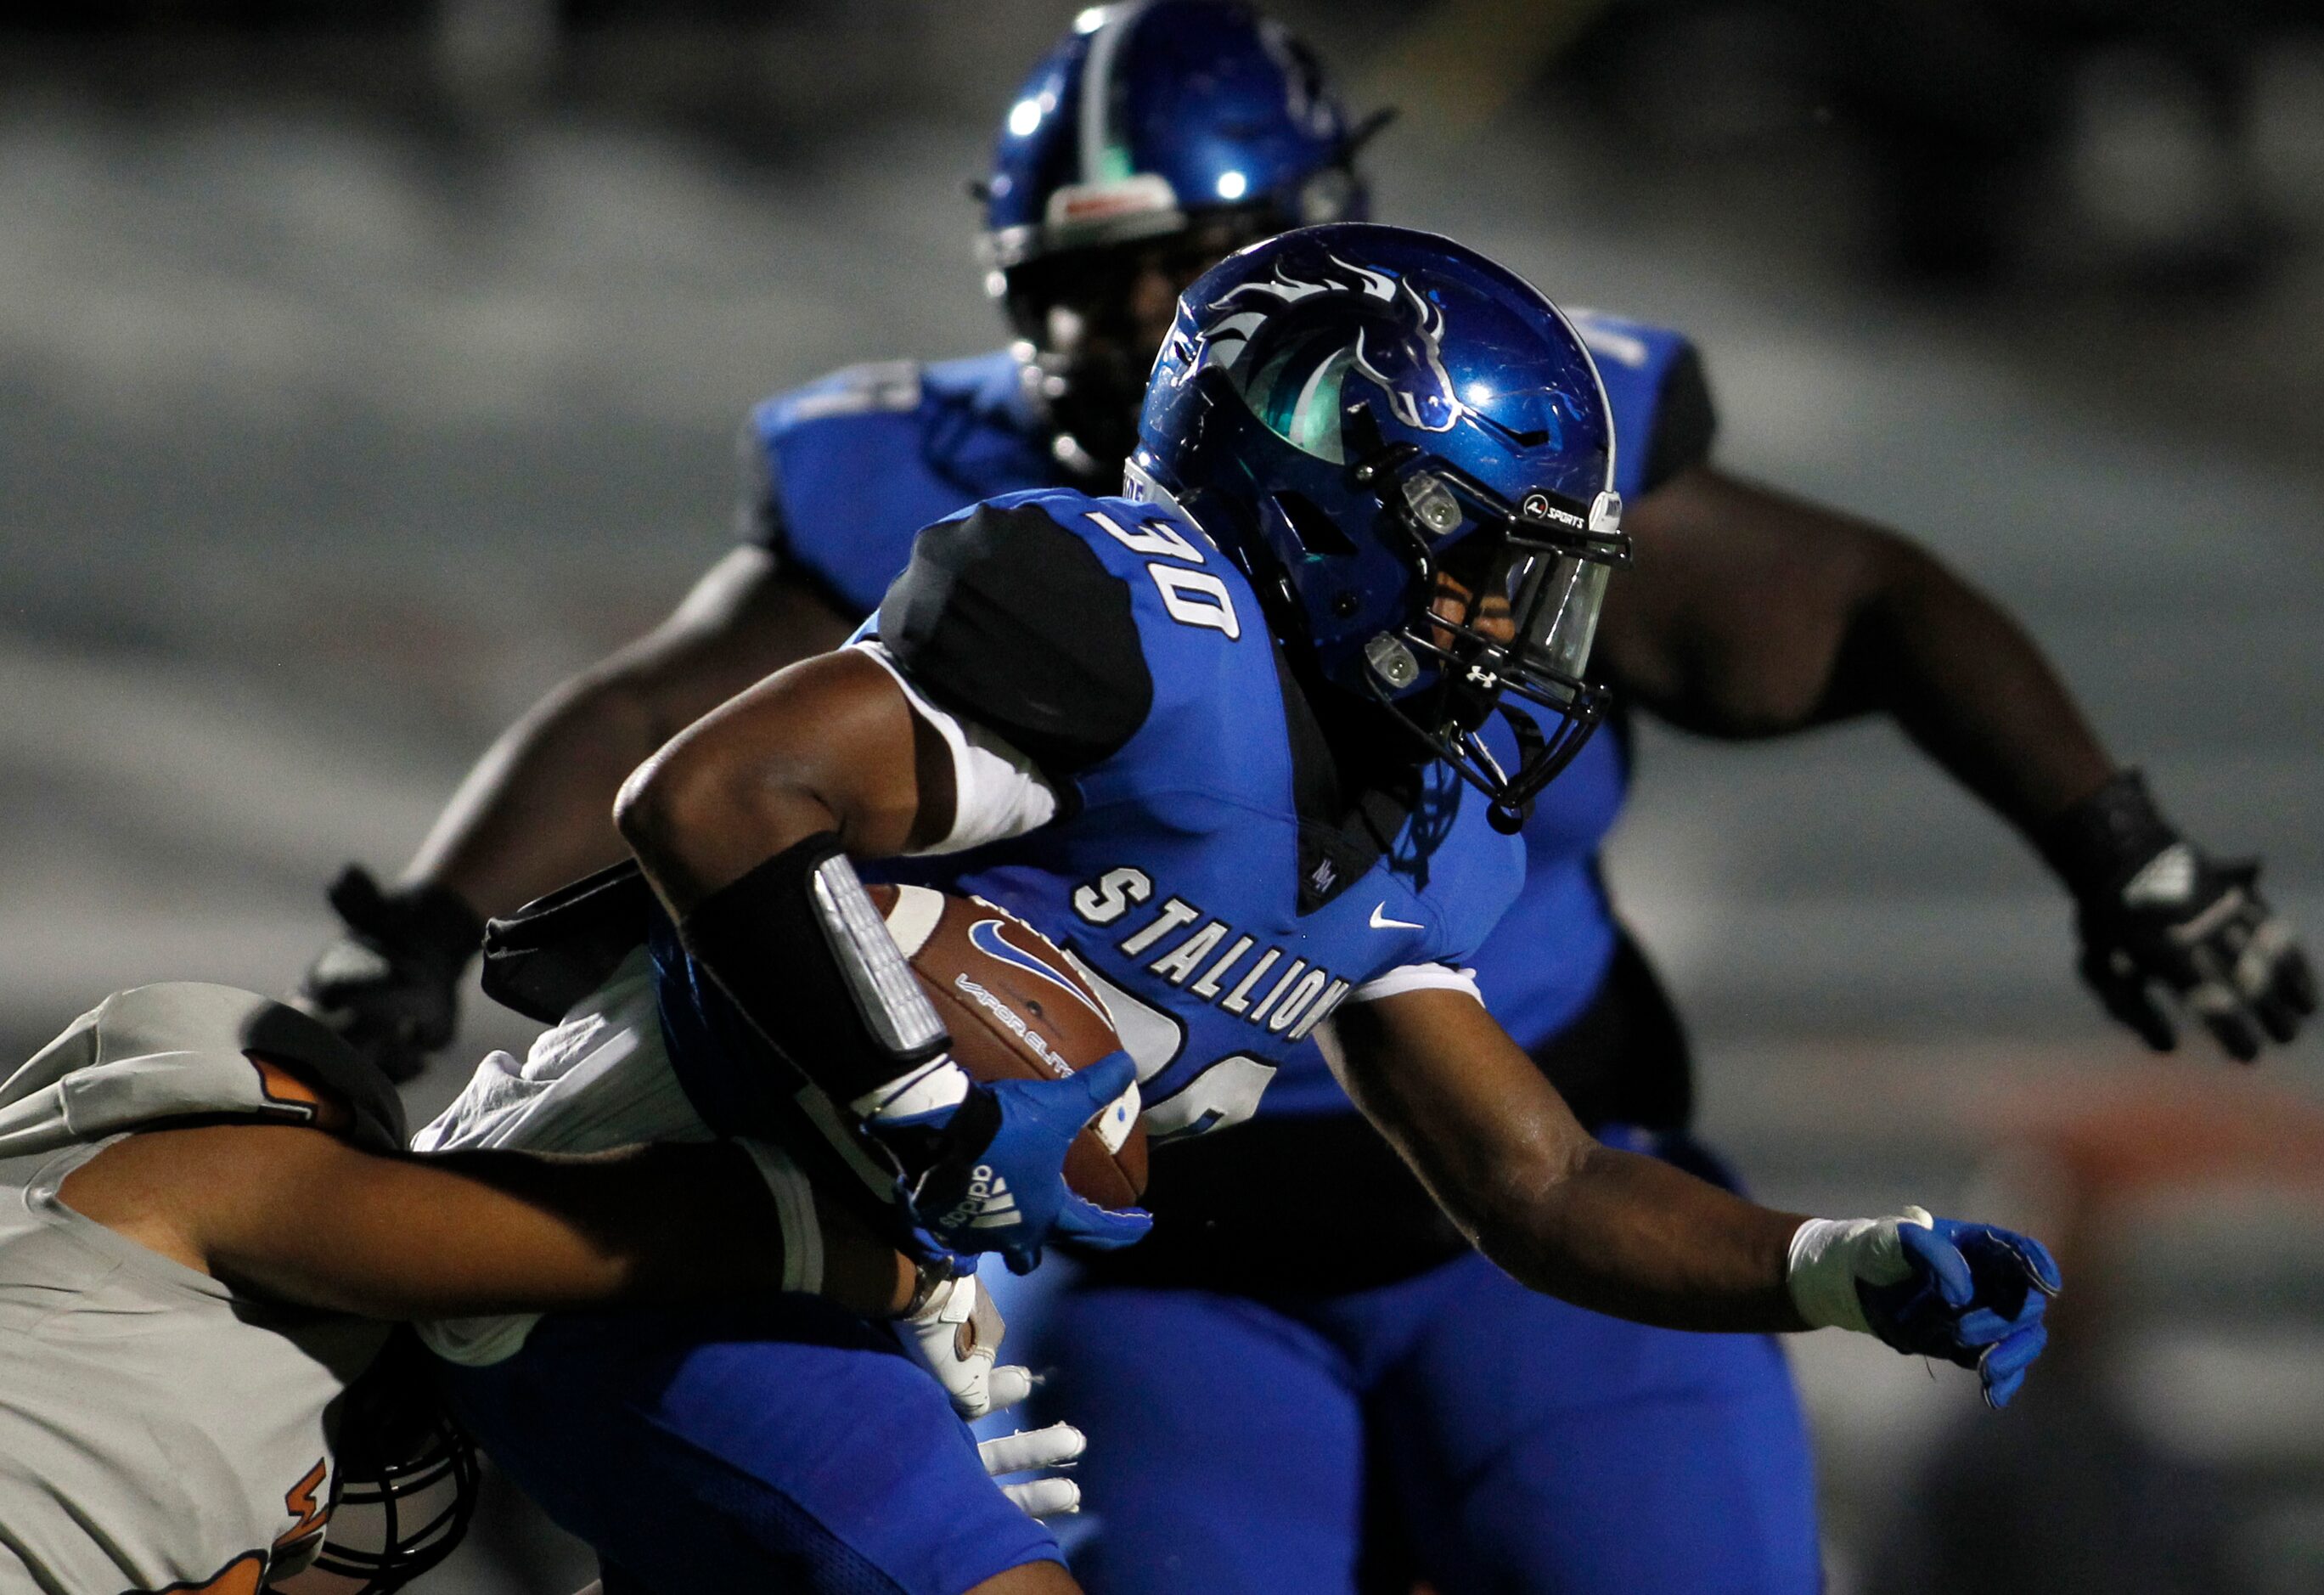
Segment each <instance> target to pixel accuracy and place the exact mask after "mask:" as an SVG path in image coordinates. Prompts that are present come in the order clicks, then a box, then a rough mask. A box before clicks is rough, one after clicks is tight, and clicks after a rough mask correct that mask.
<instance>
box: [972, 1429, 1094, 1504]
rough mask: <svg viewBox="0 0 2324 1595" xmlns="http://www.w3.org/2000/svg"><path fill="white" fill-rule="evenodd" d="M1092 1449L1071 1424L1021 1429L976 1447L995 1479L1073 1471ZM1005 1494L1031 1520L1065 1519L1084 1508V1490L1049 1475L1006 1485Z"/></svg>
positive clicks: (1004, 1486)
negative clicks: (1032, 1473) (1064, 1469)
mask: <svg viewBox="0 0 2324 1595" xmlns="http://www.w3.org/2000/svg"><path fill="white" fill-rule="evenodd" d="M1088 1449H1089V1441H1088V1439H1087V1438H1086V1437H1085V1436H1084V1434H1082V1432H1081V1431H1080V1430H1079V1429H1076V1428H1074V1426H1073V1425H1072V1424H1050V1425H1049V1426H1048V1427H1047V1428H1046V1429H1019V1430H1018V1431H1017V1432H1016V1433H1015V1434H1003V1435H1001V1437H1000V1438H999V1439H997V1440H987V1441H984V1442H983V1443H981V1444H979V1445H978V1446H977V1448H976V1454H977V1455H978V1457H980V1458H981V1459H982V1461H983V1462H984V1471H986V1472H987V1473H989V1474H991V1476H992V1477H993V1478H994V1479H995V1480H1000V1479H1001V1478H1003V1477H1005V1476H1006V1475H1008V1474H1010V1473H1030V1472H1036V1471H1040V1470H1043V1469H1047V1468H1070V1467H1072V1466H1073V1465H1074V1462H1076V1461H1080V1460H1081V1454H1082V1452H1084V1451H1086V1450H1088ZM1001 1494H1002V1495H1005V1496H1007V1497H1008V1498H1010V1500H1012V1501H1014V1502H1016V1503H1017V1506H1018V1507H1019V1510H1021V1511H1022V1512H1023V1513H1024V1514H1025V1516H1026V1517H1034V1518H1039V1517H1064V1516H1065V1514H1066V1513H1069V1512H1078V1511H1080V1510H1081V1509H1082V1487H1081V1486H1080V1485H1078V1484H1075V1483H1074V1481H1073V1480H1070V1479H1060V1478H1058V1477H1056V1475H1055V1474H1047V1475H1045V1476H1044V1477H1042V1478H1039V1479H1023V1480H1018V1481H1017V1482H1016V1483H1014V1484H1003V1485H1001Z"/></svg>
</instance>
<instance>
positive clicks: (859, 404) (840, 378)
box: [766, 360, 922, 436]
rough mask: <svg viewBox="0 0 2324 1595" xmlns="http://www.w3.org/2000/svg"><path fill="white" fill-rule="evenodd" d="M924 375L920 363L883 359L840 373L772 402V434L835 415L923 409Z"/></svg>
mask: <svg viewBox="0 0 2324 1595" xmlns="http://www.w3.org/2000/svg"><path fill="white" fill-rule="evenodd" d="M920 374H921V373H920V364H919V362H918V361H917V360H879V361H873V362H871V363H869V364H862V365H850V366H847V367H845V368H844V369H842V370H839V371H835V372H833V373H831V374H830V375H828V376H821V377H817V378H816V380H815V381H813V382H811V383H807V386H805V387H803V388H794V389H792V390H791V391H790V392H788V393H782V394H778V395H777V396H776V397H775V398H773V399H771V400H770V401H768V402H767V407H766V415H767V424H766V431H767V433H768V434H769V435H770V436H773V435H775V434H777V433H779V432H781V431H783V430H784V429H788V428H790V427H797V426H804V425H806V424H807V422H809V421H819V420H828V419H831V418H833V417H835V416H845V415H882V414H900V413H902V412H903V411H906V410H917V409H918V408H919V404H920V395H921V391H922V390H921V381H920Z"/></svg>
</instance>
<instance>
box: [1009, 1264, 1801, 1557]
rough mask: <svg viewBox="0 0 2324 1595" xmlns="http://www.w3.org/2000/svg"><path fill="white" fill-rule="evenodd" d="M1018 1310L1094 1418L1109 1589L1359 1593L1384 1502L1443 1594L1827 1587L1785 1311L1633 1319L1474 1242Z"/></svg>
mask: <svg viewBox="0 0 2324 1595" xmlns="http://www.w3.org/2000/svg"><path fill="white" fill-rule="evenodd" d="M1045 1272H1046V1270H1045ZM1020 1333H1023V1334H1024V1335H1025V1336H1026V1339H1027V1341H1030V1342H1031V1343H1019V1341H1018V1340H1017V1337H1019V1334H1020ZM1010 1335H1011V1337H1012V1343H1011V1345H1010V1353H1009V1354H1010V1356H1011V1357H1022V1356H1026V1355H1028V1353H1029V1354H1030V1356H1031V1357H1032V1358H1033V1359H1034V1366H1036V1367H1040V1368H1046V1369H1048V1371H1049V1374H1050V1378H1049V1383H1048V1385H1047V1388H1046V1389H1045V1390H1044V1391H1043V1392H1042V1394H1041V1396H1040V1397H1038V1400H1039V1402H1040V1405H1041V1406H1042V1407H1043V1408H1044V1409H1045V1410H1044V1417H1045V1418H1046V1417H1052V1416H1054V1417H1059V1418H1065V1419H1067V1420H1069V1421H1070V1422H1072V1423H1074V1424H1079V1425H1080V1426H1081V1427H1082V1428H1083V1429H1084V1431H1086V1432H1087V1434H1088V1435H1089V1439H1090V1447H1089V1452H1088V1454H1087V1456H1086V1457H1085V1458H1084V1461H1083V1463H1082V1466H1081V1470H1080V1480H1081V1485H1082V1491H1083V1499H1084V1512H1085V1514H1086V1515H1088V1516H1089V1517H1093V1519H1094V1521H1093V1522H1090V1523H1088V1524H1087V1525H1086V1537H1085V1538H1084V1536H1083V1535H1074V1546H1075V1549H1074V1555H1073V1558H1072V1563H1073V1568H1074V1572H1075V1573H1076V1574H1077V1575H1078V1576H1079V1577H1080V1578H1081V1579H1082V1581H1083V1582H1084V1585H1085V1587H1086V1588H1087V1589H1088V1590H1089V1591H1090V1595H1185V1592H1187V1591H1194V1590H1199V1591H1203V1592H1204V1595H1236V1592H1240V1591H1249V1592H1250V1595H1351V1591H1354V1590H1358V1589H1359V1587H1360V1582H1359V1578H1360V1572H1359V1568H1360V1561H1361V1559H1362V1558H1363V1556H1364V1554H1365V1551H1366V1546H1367V1543H1368V1535H1367V1530H1368V1529H1369V1530H1370V1531H1372V1532H1371V1535H1370V1539H1371V1541H1372V1542H1373V1543H1377V1542H1378V1540H1379V1530H1380V1529H1381V1528H1382V1527H1383V1526H1385V1525H1393V1526H1394V1528H1395V1530H1396V1531H1397V1534H1398V1535H1400V1536H1401V1539H1402V1542H1403V1544H1404V1547H1405V1551H1406V1553H1407V1554H1408V1556H1409V1559H1410V1563H1411V1568H1412V1571H1414V1572H1417V1573H1418V1574H1419V1575H1420V1576H1421V1577H1423V1578H1425V1580H1426V1581H1428V1582H1429V1583H1430V1584H1432V1585H1433V1586H1434V1588H1435V1589H1436V1590H1438V1591H1440V1592H1441V1595H1517V1592H1520V1591H1522V1592H1525V1595H1550V1592H1553V1591H1554V1592H1556V1595H1646V1592H1653V1595H1688V1592H1691V1591H1704V1592H1709V1591H1718V1592H1720V1595H1761V1592H1765V1595H1810V1592H1812V1591H1814V1590H1818V1589H1819V1588H1820V1587H1821V1571H1820V1566H1819V1557H1818V1554H1817V1544H1816V1523H1815V1507H1814V1489H1813V1479H1812V1468H1811V1465H1810V1460H1809V1455H1808V1447H1807V1439H1806V1434H1805V1433H1804V1430H1803V1424H1802V1422H1801V1415H1800V1409H1799V1404H1798V1401H1797V1398H1796V1397H1795V1395H1794V1391H1793V1388H1792V1382H1791V1376H1790V1370H1789V1369H1788V1367H1787V1365H1786V1363H1785V1361H1784V1353H1783V1351H1782V1349H1781V1348H1780V1347H1779V1345H1778V1344H1777V1343H1776V1341H1775V1340H1774V1339H1773V1338H1772V1337H1768V1336H1761V1335H1711V1334H1687V1333H1682V1332H1676V1331H1672V1330H1658V1329H1648V1328H1645V1327H1643V1326H1640V1325H1637V1324H1632V1323H1623V1322H1620V1321H1618V1320H1616V1319H1612V1318H1608V1317H1605V1316H1603V1315H1601V1314H1596V1313H1591V1312H1587V1311H1584V1310H1583V1309H1582V1308H1579V1307H1573V1306H1570V1305H1566V1304H1565V1303H1563V1302H1559V1301H1555V1300H1553V1299H1551V1298H1549V1297H1547V1296H1543V1295H1536V1294H1535V1293H1534V1292H1532V1291H1529V1290H1526V1288H1524V1287H1523V1286H1519V1285H1518V1284H1517V1282H1516V1281H1514V1280H1512V1279H1510V1278H1509V1277H1508V1276H1507V1275H1505V1274H1503V1273H1502V1272H1501V1271H1500V1270H1499V1269H1498V1268H1494V1267H1493V1266H1492V1265H1491V1264H1490V1263H1489V1262H1487V1261H1485V1259H1484V1258H1480V1257H1477V1256H1475V1255H1473V1254H1472V1255H1470V1256H1466V1257H1462V1258H1457V1259H1455V1260H1453V1261H1452V1262H1449V1263H1446V1264H1443V1265H1442V1266H1440V1267H1438V1268H1433V1269H1430V1270H1429V1271H1427V1272H1425V1273H1424V1274H1421V1275H1419V1276H1417V1277H1413V1278H1410V1279H1406V1280H1403V1281H1400V1282H1398V1283H1397V1284H1394V1285H1391V1286H1385V1287H1382V1288H1380V1289H1377V1290H1368V1291H1362V1292H1356V1293H1351V1294H1350V1295H1342V1296H1336V1297H1332V1298H1327V1299H1322V1300H1314V1301H1304V1302H1296V1303H1282V1302H1277V1303H1274V1304H1263V1303H1260V1302H1258V1301H1255V1300H1251V1299H1250V1298H1246V1297H1240V1296H1231V1295H1213V1294H1211V1293H1208V1292H1204V1291H1196V1290H1183V1289H1147V1288H1128V1287H1121V1286H1102V1287H1101V1286H1085V1285H1074V1286H1067V1287H1066V1288H1065V1289H1064V1290H1063V1291H1062V1292H1061V1293H1059V1294H1057V1295H1056V1296H1054V1297H1053V1298H1052V1300H1051V1301H1050V1302H1048V1303H1047V1304H1038V1303H1030V1302H1028V1303H1025V1304H1020V1305H1018V1306H1017V1308H1016V1315H1015V1316H1012V1318H1011V1320H1010ZM1366 1585H1367V1587H1378V1586H1377V1584H1376V1581H1374V1580H1372V1579H1369V1578H1367V1580H1366ZM1388 1587H1390V1588H1396V1587H1404V1588H1408V1587H1409V1583H1408V1576H1407V1577H1406V1579H1402V1580H1398V1581H1395V1582H1392V1583H1391V1584H1390V1585H1388Z"/></svg>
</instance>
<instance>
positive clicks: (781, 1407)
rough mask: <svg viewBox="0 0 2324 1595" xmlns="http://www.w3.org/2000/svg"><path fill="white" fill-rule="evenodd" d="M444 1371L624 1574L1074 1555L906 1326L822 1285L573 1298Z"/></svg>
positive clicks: (556, 1512)
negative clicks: (909, 1342) (1063, 1549)
mask: <svg viewBox="0 0 2324 1595" xmlns="http://www.w3.org/2000/svg"><path fill="white" fill-rule="evenodd" d="M444 1382H445V1384H446V1386H447V1388H448V1390H449V1392H450V1394H451V1397H452V1404H453V1406H454V1407H455V1409H456V1410H457V1412H458V1413H459V1415H460V1416H461V1418H462V1419H463V1421H465V1422H466V1424H468V1426H469V1428H470V1429H471V1430H472V1431H473V1432H474V1433H475V1435H476V1438H477V1439H478V1441H479V1442H481V1443H483V1444H484V1448H485V1449H486V1450H487V1451H489V1452H491V1453H492V1456H493V1461H495V1462H497V1463H498V1464H499V1465H500V1466H501V1467H502V1468H503V1470H504V1471H506V1472H508V1473H509V1474H510V1475H511V1476H512V1478H514V1479H515V1480H516V1481H517V1482H518V1483H519V1484H520V1485H521V1486H522V1487H523V1488H524V1489H525V1491H526V1493H528V1494H529V1495H530V1496H531V1497H532V1498H534V1499H535V1500H536V1501H538V1502H539V1504H540V1506H541V1507H542V1508H543V1509H544V1510H546V1511H547V1512H548V1513H549V1516H550V1517H553V1518H555V1519H556V1520H557V1522H558V1523H559V1524H560V1525H562V1526H564V1527H565V1528H567V1530H569V1531H571V1532H572V1533H574V1534H576V1535H580V1536H581V1537H582V1538H583V1539H585V1540H587V1541H588V1542H589V1543H590V1544H592V1545H593V1546H595V1548H596V1550H597V1552H598V1554H599V1555H600V1556H601V1557H602V1558H603V1559H604V1561H605V1563H607V1575H608V1576H607V1587H608V1590H609V1591H611V1590H616V1589H618V1590H622V1591H625V1592H627V1591H639V1590H650V1591H654V1592H655V1595H770V1592H771V1591H776V1590H780V1591H784V1592H786V1595H792V1592H797V1595H961V1592H962V1591H964V1590H970V1589H973V1588H974V1587H975V1586H976V1585H978V1584H980V1583H982V1582H983V1581H985V1580H986V1579H989V1578H991V1577H992V1576H994V1575H995V1574H997V1573H1000V1572H1004V1571H1006V1570H1007V1569H1009V1568H1011V1567H1017V1566H1020V1565H1022V1564H1024V1563H1030V1562H1038V1561H1056V1560H1057V1559H1058V1554H1057V1548H1056V1540H1055V1539H1054V1538H1053V1537H1052V1536H1051V1535H1050V1534H1049V1531H1048V1530H1047V1529H1046V1528H1044V1527H1042V1526H1040V1525H1039V1524H1037V1523H1036V1522H1034V1521H1033V1520H1032V1519H1031V1518H1029V1517H1026V1516H1025V1515H1024V1513H1023V1512H1021V1511H1019V1509H1018V1508H1017V1507H1016V1506H1015V1505H1014V1504H1013V1503H1011V1502H1010V1500H1009V1499H1008V1498H1007V1497H1005V1496H1003V1495H1002V1494H1001V1491H1000V1489H999V1487H997V1486H996V1485H995V1484H994V1483H993V1482H992V1481H991V1480H990V1479H988V1478H987V1477H986V1476H985V1473H984V1468H983V1464H982V1462H981V1461H979V1460H978V1457H977V1454H976V1447H975V1443H974V1441H973V1439H972V1437H971V1436H970V1434H969V1431H968V1428H967V1426H966V1425H965V1424H963V1423H962V1422H961V1421H960V1419H959V1418H958V1417H956V1416H954V1414H953V1410H952V1406H951V1404H950V1402H949V1401H948V1399H947V1398H946V1397H945V1393H944V1391H943V1389H942V1388H940V1387H939V1386H938V1385H937V1384H936V1380H935V1379H933V1378H930V1377H929V1376H928V1374H927V1371H926V1370H925V1369H922V1368H921V1367H920V1366H919V1365H918V1363H917V1362H915V1361H913V1360H911V1359H910V1358H908V1356H906V1355H905V1354H904V1353H903V1351H901V1350H900V1349H899V1347H898V1345H897V1343H896V1341H895V1337H894V1334H893V1333H892V1332H890V1330H889V1329H888V1328H887V1327H886V1326H885V1325H883V1324H872V1323H865V1322H864V1321H863V1320H862V1319H858V1318H852V1317H850V1316H848V1315H847V1314H844V1313H841V1312H839V1311H838V1310H837V1309H835V1308H832V1307H829V1306H827V1305H825V1304H823V1303H820V1302H816V1301H811V1300H807V1299H806V1298H795V1299H792V1300H789V1301H786V1302H785V1303H784V1304H782V1305H779V1307H776V1308H774V1309H772V1310H770V1312H767V1313H764V1314H752V1315H748V1316H744V1315H726V1316H713V1315H709V1314H652V1313H634V1314H619V1313H608V1314H552V1315H551V1316H549V1317H548V1318H545V1319H543V1320H542V1321H541V1322H540V1323H539V1325H538V1326H537V1327H536V1328H535V1329H534V1331H533V1332H532V1336H531V1339H530V1341H528V1343H527V1344H526V1346H525V1348H524V1350H523V1351H520V1352H518V1353H517V1355H516V1356H514V1357H512V1358H511V1359H509V1360H507V1361H505V1362H502V1363H497V1364H494V1365H493V1366H492V1367H489V1368H452V1367H450V1366H449V1365H446V1371H445V1379H444Z"/></svg>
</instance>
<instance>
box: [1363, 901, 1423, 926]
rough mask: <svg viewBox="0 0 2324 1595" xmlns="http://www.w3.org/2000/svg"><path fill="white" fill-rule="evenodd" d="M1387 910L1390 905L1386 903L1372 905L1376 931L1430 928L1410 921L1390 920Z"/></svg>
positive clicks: (1373, 923) (1373, 922)
mask: <svg viewBox="0 0 2324 1595" xmlns="http://www.w3.org/2000/svg"><path fill="white" fill-rule="evenodd" d="M1387 910H1388V905H1387V904H1386V903H1375V904H1373V905H1372V928H1373V929H1374V930H1425V929H1427V928H1428V927H1426V926H1425V925H1416V924H1415V923H1414V922H1413V921H1411V920H1409V919H1390V918H1389V917H1388V911H1387Z"/></svg>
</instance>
